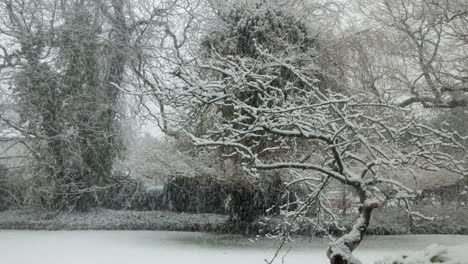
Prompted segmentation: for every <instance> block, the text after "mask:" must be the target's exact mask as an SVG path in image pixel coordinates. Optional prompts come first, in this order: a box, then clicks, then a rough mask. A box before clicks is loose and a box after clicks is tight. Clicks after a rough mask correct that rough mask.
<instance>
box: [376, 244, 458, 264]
mask: <svg viewBox="0 0 468 264" xmlns="http://www.w3.org/2000/svg"><path fill="white" fill-rule="evenodd" d="M431 263H446V264H461V263H460V262H458V261H455V260H452V259H451V258H450V257H449V255H448V250H447V248H445V247H443V246H440V245H430V246H429V247H427V248H426V249H424V250H423V251H421V252H415V253H413V254H409V255H403V256H393V257H384V259H383V260H379V261H376V262H375V264H431Z"/></svg>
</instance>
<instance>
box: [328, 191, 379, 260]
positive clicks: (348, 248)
mask: <svg viewBox="0 0 468 264" xmlns="http://www.w3.org/2000/svg"><path fill="white" fill-rule="evenodd" d="M359 194H360V199H361V203H362V205H361V207H360V208H359V218H358V219H357V220H356V222H355V223H354V225H353V228H352V229H351V231H350V232H349V233H348V234H346V235H344V236H342V237H340V238H339V239H338V240H336V241H335V242H332V243H330V246H329V247H328V251H327V256H328V258H329V259H330V264H361V263H362V262H361V261H360V260H359V259H357V258H356V257H354V256H353V251H354V250H355V249H356V248H357V247H358V246H359V244H360V243H361V241H362V239H363V238H364V234H365V233H366V230H367V227H368V226H369V221H370V218H371V213H372V210H374V209H375V208H377V207H379V202H378V201H377V200H375V199H371V198H369V196H367V195H366V193H365V192H364V191H363V190H361V189H360V190H359Z"/></svg>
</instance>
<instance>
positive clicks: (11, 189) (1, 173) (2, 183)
mask: <svg viewBox="0 0 468 264" xmlns="http://www.w3.org/2000/svg"><path fill="white" fill-rule="evenodd" d="M29 184H30V181H29V180H25V179H23V177H22V176H21V175H20V174H19V173H17V172H15V171H9V170H8V168H7V167H6V166H4V165H1V164H0V211H4V210H8V209H13V208H18V207H21V206H23V205H24V203H25V199H26V198H25V197H26V196H27V190H28V186H29Z"/></svg>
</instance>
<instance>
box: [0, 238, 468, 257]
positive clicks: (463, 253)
mask: <svg viewBox="0 0 468 264" xmlns="http://www.w3.org/2000/svg"><path fill="white" fill-rule="evenodd" d="M274 243H276V242H275V241H272V240H260V241H253V240H250V241H249V240H248V239H246V238H240V237H233V236H218V235H211V234H204V233H186V232H159V231H0V249H1V256H0V263H8V264H30V263H34V264H64V263H67V264H94V263H95V264H129V263H132V264H146V263H168V264H178V263H203V264H219V263H222V264H250V263H252V264H253V263H258V264H261V263H265V262H264V259H270V258H271V257H272V256H273V253H274ZM433 243H438V244H442V245H446V246H448V247H449V254H450V255H457V258H459V259H460V260H467V259H468V236H453V235H450V236H448V235H434V236H433V235H420V236H387V237H368V238H367V239H366V240H365V242H363V244H362V245H361V247H360V248H358V250H357V251H356V256H357V257H359V258H361V260H363V261H364V263H373V262H374V261H375V260H378V259H379V258H382V257H383V256H384V255H394V254H401V253H405V252H411V251H413V252H414V251H416V250H422V249H424V248H425V247H426V246H428V245H430V244H433ZM295 244H296V247H294V248H293V249H292V250H291V251H290V252H289V254H288V256H287V257H286V258H285V262H284V263H291V264H294V263H297V264H303V263H328V261H327V259H326V257H325V248H326V242H323V243H322V241H319V240H312V241H309V240H305V239H302V240H300V239H299V240H297V241H296V242H295ZM281 262H282V258H281V255H280V256H279V258H278V260H277V262H276V263H281ZM462 263H466V262H463V261H462Z"/></svg>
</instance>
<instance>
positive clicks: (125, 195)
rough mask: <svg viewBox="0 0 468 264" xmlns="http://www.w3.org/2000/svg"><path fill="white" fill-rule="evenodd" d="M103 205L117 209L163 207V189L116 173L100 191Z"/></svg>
mask: <svg viewBox="0 0 468 264" xmlns="http://www.w3.org/2000/svg"><path fill="white" fill-rule="evenodd" d="M99 200H100V204H101V206H103V207H105V208H109V209H115V210H125V209H132V210H155V209H160V208H161V207H162V189H159V188H154V187H153V188H149V187H148V186H147V185H146V184H145V183H144V182H143V180H141V179H135V178H131V177H130V176H129V175H124V174H122V173H115V174H114V175H113V176H112V177H111V178H109V179H108V184H107V187H105V188H104V189H103V190H100V191H99Z"/></svg>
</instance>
